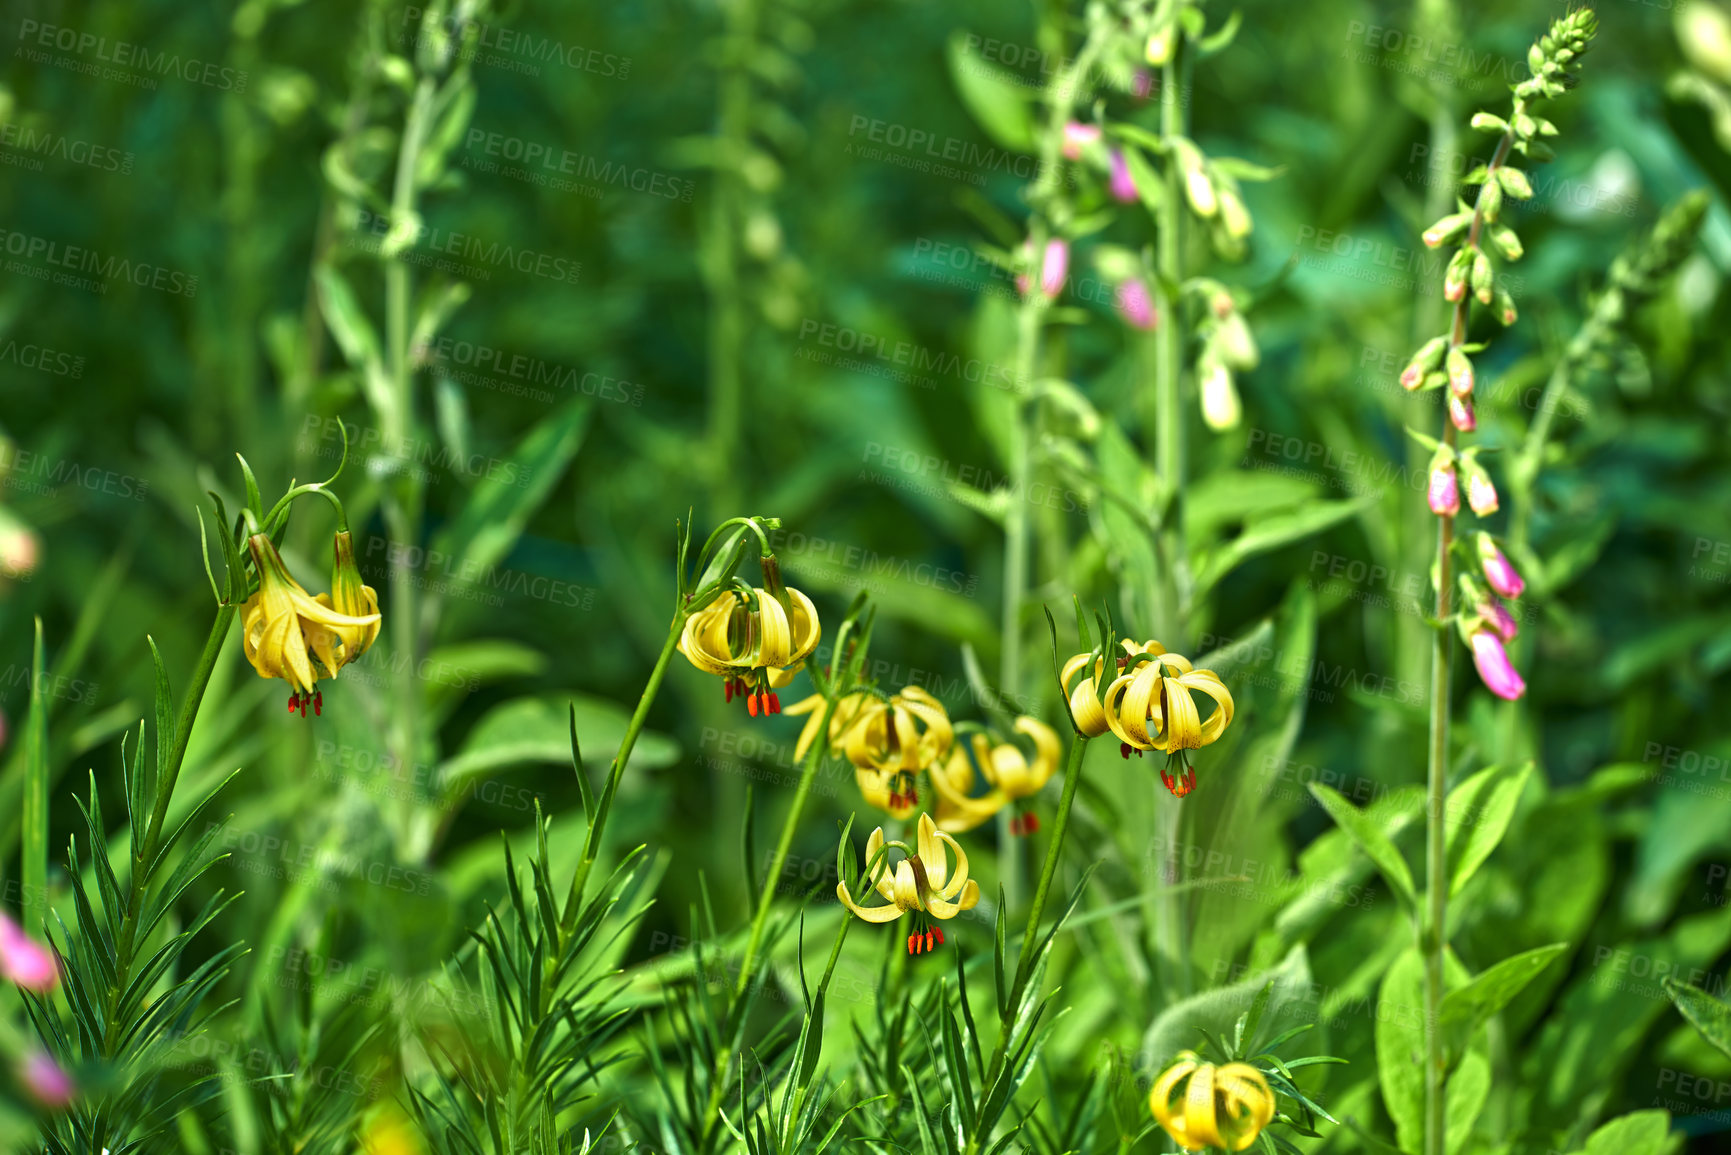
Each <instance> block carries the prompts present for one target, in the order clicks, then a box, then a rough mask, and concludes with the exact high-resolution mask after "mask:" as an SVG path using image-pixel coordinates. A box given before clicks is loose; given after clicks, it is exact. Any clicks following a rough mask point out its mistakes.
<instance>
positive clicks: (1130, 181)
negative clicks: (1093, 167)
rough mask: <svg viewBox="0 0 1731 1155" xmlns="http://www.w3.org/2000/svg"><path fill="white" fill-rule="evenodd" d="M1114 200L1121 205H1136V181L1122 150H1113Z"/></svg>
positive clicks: (1112, 188) (1112, 186) (1112, 185)
mask: <svg viewBox="0 0 1731 1155" xmlns="http://www.w3.org/2000/svg"><path fill="white" fill-rule="evenodd" d="M1110 187H1111V191H1112V199H1113V200H1116V201H1118V202H1119V203H1120V204H1127V205H1128V204H1135V203H1136V179H1135V178H1134V177H1132V176H1131V175H1130V164H1129V162H1128V161H1126V160H1125V159H1124V152H1123V150H1122V149H1116V148H1115V149H1113V150H1112V179H1111V182H1110Z"/></svg>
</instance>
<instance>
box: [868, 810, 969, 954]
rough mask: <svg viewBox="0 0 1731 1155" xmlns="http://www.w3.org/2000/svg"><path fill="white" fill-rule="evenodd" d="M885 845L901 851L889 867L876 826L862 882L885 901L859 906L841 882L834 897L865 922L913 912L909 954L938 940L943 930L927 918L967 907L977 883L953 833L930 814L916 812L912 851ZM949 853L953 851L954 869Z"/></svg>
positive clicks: (950, 915) (881, 834)
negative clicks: (916, 831)
mask: <svg viewBox="0 0 1731 1155" xmlns="http://www.w3.org/2000/svg"><path fill="white" fill-rule="evenodd" d="M889 845H891V846H893V847H894V848H896V849H899V850H901V851H902V854H903V857H902V860H901V861H900V862H898V863H896V867H895V870H894V872H893V873H892V872H891V870H890V866H889V858H888V854H887V852H886V851H885V850H884V847H885V842H884V828H883V827H881V826H880V827H878V828H877V829H876V830H874V831H872V832H871V837H870V838H868V839H866V869H867V878H866V883H867V885H868V886H870V887H871V889H872V890H875V891H877V893H878V895H879V897H881V898H882V899H883V900H884V903H885V905H882V906H861V905H860V904H859V903H857V902H855V901H854V897H853V895H851V894H849V893H848V888H847V883H846V882H838V883H836V885H835V894H836V897H837V898H839V899H840V900H841V903H842V905H843V906H845V907H847V908H848V909H849V910H851V911H852V912H853V913H854V914H856V915H858V916H859V917H860V918H863V919H864V920H865V921H867V922H894V921H895V920H896V919H898V918H900V917H901V916H902V915H904V914H907V913H908V912H910V911H911V912H913V915H914V932H913V933H912V934H910V935H909V936H908V953H909V954H919V953H920V952H921V951H929V950H931V949H933V947H934V946H942V945H943V941H944V932H943V931H941V930H939V929H938V928H937V927H935V926H933V925H932V924H931V922H930V921H929V919H952V918H954V917H956V915H958V914H960V913H961V912H962V911H964V910H972V909H973V908H974V905H975V904H976V903H978V902H979V901H980V884H979V883H977V882H975V881H974V880H973V879H971V878H969V877H968V856H967V853H966V852H965V851H964V850H962V848H961V845H960V844H959V843H958V842H956V840H955V839H954V838H951V837H950V836H949V835H948V834H946V833H944V832H943V831H941V830H939V829H938V828H937V826H936V825H934V824H933V822H932V818H931V815H929V814H922V815H920V822H919V832H918V835H917V838H916V843H915V852H914V853H913V854H911V855H910V854H908V853H907V847H906V846H904V845H903V844H902V843H899V842H896V843H891V844H889ZM946 847H947V848H948V852H946V850H945V848H946ZM949 853H954V854H955V857H956V865H955V869H954V870H953V871H952V870H951V869H950V864H949ZM862 897H863V896H862Z"/></svg>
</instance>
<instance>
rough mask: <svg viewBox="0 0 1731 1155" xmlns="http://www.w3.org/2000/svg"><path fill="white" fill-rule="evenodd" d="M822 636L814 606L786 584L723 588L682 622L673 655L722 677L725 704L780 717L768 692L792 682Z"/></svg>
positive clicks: (774, 697) (778, 705)
mask: <svg viewBox="0 0 1731 1155" xmlns="http://www.w3.org/2000/svg"><path fill="white" fill-rule="evenodd" d="M776 584H777V585H779V583H776ZM822 634H823V631H822V628H821V626H820V625H819V623H818V618H817V607H816V606H814V605H812V604H811V599H810V598H808V597H806V596H805V595H804V594H802V593H800V592H799V591H798V590H796V589H794V588H793V587H792V586H780V588H779V589H776V590H770V589H754V590H751V591H750V593H749V594H746V593H742V592H740V591H738V590H728V591H727V592H725V593H723V594H722V595H721V596H719V597H717V598H716V599H715V600H714V601H713V602H711V603H710V604H709V605H707V606H705V607H704V608H702V609H700V610H698V611H697V612H696V613H694V614H692V615H691V616H690V617H688V618H686V619H685V630H684V632H683V633H682V634H681V635H680V638H679V652H680V653H682V654H684V655H685V656H686V658H687V659H688V660H689V661H690V662H691V664H692V665H694V666H696V667H697V668H698V669H700V670H702V671H703V672H704V673H706V674H714V675H716V676H717V677H720V678H723V679H725V680H726V695H727V700H728V701H729V702H731V701H733V699H734V697H735V696H736V695H737V696H739V697H743V698H744V699H745V704H746V710H747V711H748V712H749V713H750V714H751V715H752V716H753V717H756V716H757V715H758V714H760V713H762V714H779V713H781V699H780V698H779V697H778V696H777V695H776V694H775V692H774V691H776V690H779V689H781V688H782V687H784V686H786V685H787V684H788V683H789V682H791V681H793V676H794V674H796V673H797V672H798V671H799V669H800V667H801V666H803V665H804V664H805V659H806V658H807V657H808V656H809V655H810V654H811V652H812V650H814V649H816V648H817V643H818V639H819V638H820V637H822Z"/></svg>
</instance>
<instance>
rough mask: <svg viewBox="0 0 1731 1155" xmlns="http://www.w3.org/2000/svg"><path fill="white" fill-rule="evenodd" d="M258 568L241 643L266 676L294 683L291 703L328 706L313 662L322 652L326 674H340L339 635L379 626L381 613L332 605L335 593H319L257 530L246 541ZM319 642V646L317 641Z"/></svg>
mask: <svg viewBox="0 0 1731 1155" xmlns="http://www.w3.org/2000/svg"><path fill="white" fill-rule="evenodd" d="M247 547H248V548H249V549H251V551H252V556H253V562H254V563H255V565H256V566H257V568H258V592H257V593H255V594H253V595H252V597H250V598H248V599H247V600H246V604H245V605H243V606H241V611H240V621H241V649H242V651H243V652H244V653H245V654H246V660H247V661H249V662H251V663H252V666H253V669H255V670H257V671H258V676H259V677H261V678H281V679H283V680H284V681H285V682H287V683H288V684H289V687H290V689H291V691H292V692H291V693H290V695H289V709H290V710H294V709H296V708H297V707H298V708H299V710H300V712H301V716H302V717H303V718H304V717H305V716H306V712H307V706H308V705H311V706H312V707H313V712H314V713H315V714H317V713H322V712H323V711H324V696H323V695H322V694H320V693H318V692H317V691H316V690H315V686H316V684H317V682H318V679H319V674H318V672H317V671H316V670H315V669H314V667H313V663H312V654H313V653H317V656H318V659H319V662H320V663H321V664H322V665H323V666H324V668H325V673H326V676H328V677H333V678H334V677H336V673H337V671H338V670H339V669H341V668H342V665H343V661H342V659H341V658H340V657H339V656H338V654H337V652H336V641H335V640H336V639H337V638H339V637H340V636H343V634H346V633H348V632H352V631H356V630H364V629H366V628H367V627H369V626H370V627H372V628H373V629H374V630H375V631H376V630H377V627H378V621H379V615H378V614H377V613H376V612H375V613H373V614H370V615H366V616H351V615H348V614H341V613H338V612H337V611H336V610H334V609H333V608H332V607H331V601H330V595H328V594H320V595H319V596H318V597H316V598H314V597H311V596H310V595H308V593H307V592H306V590H304V589H302V588H301V586H300V583H299V582H297V581H295V579H294V578H293V577H291V576H289V572H288V569H287V567H285V566H284V565H283V560H282V557H281V556H280V555H279V554H278V553H277V551H276V547H275V546H274V545H272V544H271V542H270V538H268V537H266V536H265V535H264V534H254V535H252V537H251V538H249V539H248V541H247ZM314 641H316V642H317V643H318V646H319V648H318V650H316V651H315V650H314V649H313V643H314Z"/></svg>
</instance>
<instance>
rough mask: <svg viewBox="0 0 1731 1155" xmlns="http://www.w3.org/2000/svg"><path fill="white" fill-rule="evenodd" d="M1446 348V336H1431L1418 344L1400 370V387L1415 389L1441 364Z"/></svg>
mask: <svg viewBox="0 0 1731 1155" xmlns="http://www.w3.org/2000/svg"><path fill="white" fill-rule="evenodd" d="M1447 348H1448V338H1447V337H1432V338H1431V339H1430V340H1428V341H1426V342H1425V343H1424V344H1423V345H1420V346H1419V350H1418V352H1416V353H1414V354H1413V355H1412V360H1411V361H1408V362H1407V363H1406V368H1405V369H1402V370H1401V371H1400V384H1401V388H1403V389H1417V388H1418V387H1419V386H1420V385H1423V384H1424V379H1425V377H1426V376H1427V375H1429V374H1430V373H1433V372H1435V370H1436V367H1437V366H1438V365H1440V364H1442V359H1443V351H1444V350H1445V349H1447Z"/></svg>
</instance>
